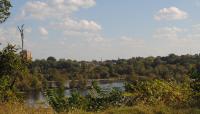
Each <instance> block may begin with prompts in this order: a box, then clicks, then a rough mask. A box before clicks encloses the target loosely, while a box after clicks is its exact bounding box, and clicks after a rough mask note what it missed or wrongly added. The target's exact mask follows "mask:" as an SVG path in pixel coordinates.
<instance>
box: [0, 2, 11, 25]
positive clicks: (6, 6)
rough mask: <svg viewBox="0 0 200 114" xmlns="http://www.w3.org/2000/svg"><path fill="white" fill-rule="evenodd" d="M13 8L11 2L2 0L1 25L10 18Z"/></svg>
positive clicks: (0, 7)
mask: <svg viewBox="0 0 200 114" xmlns="http://www.w3.org/2000/svg"><path fill="white" fill-rule="evenodd" d="M11 7H12V5H11V3H10V0H0V23H3V22H5V21H6V19H7V18H8V17H9V16H10V8H11Z"/></svg>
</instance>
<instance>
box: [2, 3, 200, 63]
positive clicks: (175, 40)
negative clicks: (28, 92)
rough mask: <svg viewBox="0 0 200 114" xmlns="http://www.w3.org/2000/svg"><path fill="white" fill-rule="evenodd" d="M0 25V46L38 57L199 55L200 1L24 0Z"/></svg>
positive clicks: (83, 57)
mask: <svg viewBox="0 0 200 114" xmlns="http://www.w3.org/2000/svg"><path fill="white" fill-rule="evenodd" d="M12 4H13V8H12V9H11V16H10V17H9V18H8V20H7V21H6V22H5V23H3V24H1V26H0V36H1V37H0V42H1V43H2V45H0V49H2V48H3V47H4V46H6V45H7V43H12V44H16V45H21V40H20V34H19V32H18V30H17V26H18V25H22V24H25V33H24V34H25V46H24V48H25V49H27V50H29V51H31V52H32V55H33V59H34V60H36V59H44V58H47V57H49V56H53V57H55V58H56V59H62V58H65V59H71V60H77V61H92V60H97V61H98V60H117V59H118V58H122V59H128V58H132V57H149V56H153V57H157V56H167V55H169V54H172V53H173V54H176V55H186V54H190V55H194V54H199V49H200V45H199V43H200V21H199V20H200V15H198V11H199V10H200V0H191V1H188V0H182V1H181V2H180V0H174V1H156V3H155V2H151V1H145V0H136V1H133V0H126V2H124V1H117V2H116V0H115V1H114V0H109V1H106V0H20V1H18V2H17V1H12Z"/></svg>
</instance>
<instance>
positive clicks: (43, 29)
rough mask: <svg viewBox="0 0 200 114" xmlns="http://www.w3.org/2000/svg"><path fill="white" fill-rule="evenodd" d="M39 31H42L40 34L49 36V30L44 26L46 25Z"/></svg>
mask: <svg viewBox="0 0 200 114" xmlns="http://www.w3.org/2000/svg"><path fill="white" fill-rule="evenodd" d="M39 32H40V34H41V35H43V36H47V35H48V34H49V32H48V31H47V29H46V28H44V27H40V28H39Z"/></svg>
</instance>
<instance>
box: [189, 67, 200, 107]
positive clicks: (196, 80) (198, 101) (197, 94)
mask: <svg viewBox="0 0 200 114" xmlns="http://www.w3.org/2000/svg"><path fill="white" fill-rule="evenodd" d="M191 78H192V82H191V84H190V86H191V88H192V90H193V95H192V96H193V101H192V102H193V104H194V105H195V106H198V107H200V66H197V68H196V69H193V70H192V72H191Z"/></svg>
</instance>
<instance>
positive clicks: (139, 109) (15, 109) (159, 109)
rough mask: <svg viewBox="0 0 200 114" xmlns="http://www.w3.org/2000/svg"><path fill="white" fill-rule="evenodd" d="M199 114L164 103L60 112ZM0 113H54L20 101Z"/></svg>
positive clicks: (189, 109)
mask: <svg viewBox="0 0 200 114" xmlns="http://www.w3.org/2000/svg"><path fill="white" fill-rule="evenodd" d="M94 113H95V114H200V109H197V108H184V109H174V108H171V107H167V106H164V105H156V106H147V105H142V104H140V105H136V106H133V107H120V108H110V109H107V110H105V111H102V112H98V113H96V112H85V111H81V110H74V111H72V112H69V113H61V114H94ZM0 114H55V112H54V111H53V109H52V108H50V107H47V108H42V107H39V108H33V107H28V106H26V105H24V104H21V103H5V104H0Z"/></svg>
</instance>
